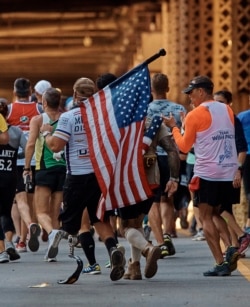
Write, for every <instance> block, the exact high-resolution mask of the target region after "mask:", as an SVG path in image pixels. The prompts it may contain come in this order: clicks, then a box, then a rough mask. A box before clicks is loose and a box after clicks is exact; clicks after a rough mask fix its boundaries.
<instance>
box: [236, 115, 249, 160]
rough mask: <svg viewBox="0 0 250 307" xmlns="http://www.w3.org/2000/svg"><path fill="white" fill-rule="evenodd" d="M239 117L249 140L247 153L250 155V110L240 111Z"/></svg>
mask: <svg viewBox="0 0 250 307" xmlns="http://www.w3.org/2000/svg"><path fill="white" fill-rule="evenodd" d="M237 117H238V118H239V120H240V122H241V125H242V128H243V131H244V135H245V138H246V141H247V154H248V155H250V110H247V111H243V112H240V113H239V114H238V115H237Z"/></svg>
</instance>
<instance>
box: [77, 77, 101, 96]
mask: <svg viewBox="0 0 250 307" xmlns="http://www.w3.org/2000/svg"><path fill="white" fill-rule="evenodd" d="M73 90H74V91H76V92H77V93H78V94H80V95H82V96H83V97H90V96H92V95H93V94H94V93H95V91H96V87H95V83H94V81H92V80H91V79H88V78H79V79H77V80H76V82H75V84H74V86H73Z"/></svg>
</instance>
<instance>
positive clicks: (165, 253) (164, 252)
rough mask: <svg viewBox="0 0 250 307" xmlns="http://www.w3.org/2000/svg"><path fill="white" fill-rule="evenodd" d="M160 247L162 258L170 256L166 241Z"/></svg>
mask: <svg viewBox="0 0 250 307" xmlns="http://www.w3.org/2000/svg"><path fill="white" fill-rule="evenodd" d="M159 247H160V249H161V259H163V258H165V257H167V256H169V251H168V247H167V245H166V244H165V243H164V244H162V245H160V246H159Z"/></svg>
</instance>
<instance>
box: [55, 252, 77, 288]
mask: <svg viewBox="0 0 250 307" xmlns="http://www.w3.org/2000/svg"><path fill="white" fill-rule="evenodd" d="M69 257H70V258H74V259H75V260H76V262H77V268H76V270H75V272H74V273H73V274H72V275H71V276H69V277H68V278H66V279H64V280H58V282H57V283H58V284H68V285H69V284H74V283H75V282H76V281H77V280H78V278H79V276H80V274H81V272H82V269H83V261H82V259H81V258H80V257H79V256H74V255H69Z"/></svg>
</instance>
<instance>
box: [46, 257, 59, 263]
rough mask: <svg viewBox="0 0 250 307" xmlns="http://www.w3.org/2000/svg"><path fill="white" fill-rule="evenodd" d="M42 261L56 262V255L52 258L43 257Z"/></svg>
mask: <svg viewBox="0 0 250 307" xmlns="http://www.w3.org/2000/svg"><path fill="white" fill-rule="evenodd" d="M44 261H47V262H57V259H56V257H54V258H48V257H46V256H45V257H44Z"/></svg>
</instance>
